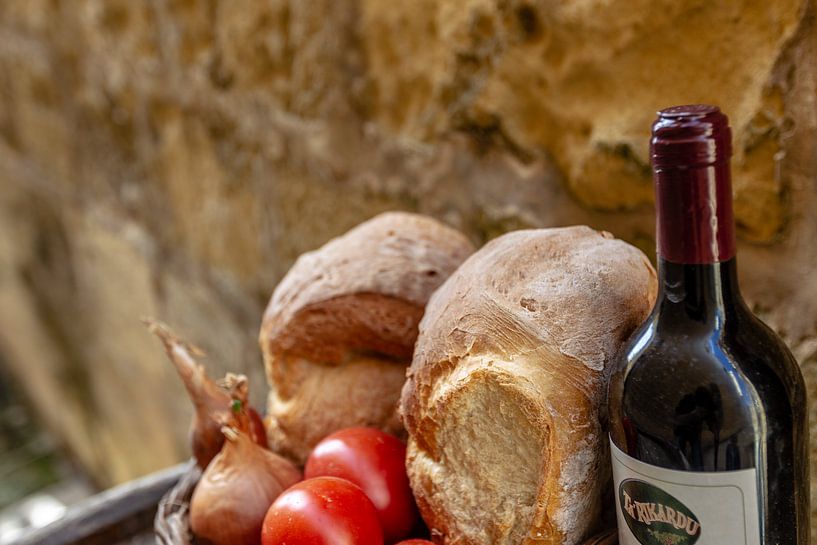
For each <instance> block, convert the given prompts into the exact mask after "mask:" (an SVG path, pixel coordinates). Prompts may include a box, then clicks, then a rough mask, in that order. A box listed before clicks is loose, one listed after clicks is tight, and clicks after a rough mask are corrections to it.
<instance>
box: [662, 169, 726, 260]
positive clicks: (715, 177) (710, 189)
mask: <svg viewBox="0 0 817 545" xmlns="http://www.w3.org/2000/svg"><path fill="white" fill-rule="evenodd" d="M654 178H655V206H656V216H657V227H656V235H657V243H658V255H659V256H660V257H662V258H664V259H666V260H667V261H671V262H673V263H683V264H714V263H719V262H725V261H729V260H730V259H732V258H733V257H735V228H734V218H733V215H732V183H731V176H730V172H729V161H728V159H725V160H722V161H718V162H717V163H715V164H709V165H702V166H692V167H688V168H679V167H669V168H655V170H654Z"/></svg>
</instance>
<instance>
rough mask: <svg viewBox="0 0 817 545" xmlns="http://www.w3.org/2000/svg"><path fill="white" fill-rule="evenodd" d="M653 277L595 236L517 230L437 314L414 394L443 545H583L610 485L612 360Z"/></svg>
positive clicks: (432, 305) (425, 486) (408, 416)
mask: <svg viewBox="0 0 817 545" xmlns="http://www.w3.org/2000/svg"><path fill="white" fill-rule="evenodd" d="M655 292H656V276H655V271H654V270H653V268H652V266H651V265H650V263H649V261H648V260H647V258H646V257H645V256H644V255H643V254H642V253H641V252H640V251H639V250H637V249H636V248H634V247H632V246H630V245H628V244H626V243H624V242H622V241H619V240H616V239H614V238H613V237H612V236H611V235H610V234H609V233H600V232H597V231H594V230H592V229H590V228H588V227H568V228H560V229H541V230H528V231H517V232H513V233H509V234H507V235H504V236H502V237H499V238H497V239H495V240H494V241H492V242H490V243H489V244H487V245H486V246H485V247H484V248H482V249H481V250H480V251H478V252H477V253H475V254H474V255H472V256H471V257H470V258H469V259H468V260H467V261H466V262H465V263H463V264H462V266H461V267H460V268H459V269H458V270H457V271H456V272H455V273H454V274H453V275H452V276H451V277H450V278H449V279H448V280H447V281H446V282H445V284H443V286H442V287H441V288H440V289H439V290H438V291H437V292H436V293H435V294H434V296H433V297H432V298H431V301H430V302H429V304H428V306H427V308H426V313H425V315H424V317H423V319H422V321H421V323H420V335H419V338H418V340H417V344H416V348H415V352H414V358H413V361H412V364H411V367H410V369H409V373H408V380H407V382H406V383H405V386H404V387H403V392H402V399H401V411H402V414H403V419H404V423H405V425H406V429H407V431H408V434H409V449H408V450H409V454H408V472H409V477H410V479H411V484H412V488H413V490H414V493H415V496H416V497H417V501H418V504H419V507H420V510H421V512H422V515H423V518H424V519H425V521H426V523H427V524H428V525H429V528H430V529H431V532H432V537H433V538H434V540H435V541H436V542H437V543H445V544H452V545H453V544H457V545H519V544H566V545H572V544H575V543H579V542H580V541H581V540H582V539H584V538H585V537H587V534H588V533H589V532H591V531H593V530H594V529H595V528H594V525H595V524H596V523H597V521H598V520H599V519H600V511H601V507H602V499H601V498H602V493H603V491H604V489H605V487H607V486H608V481H609V478H610V475H609V467H608V466H609V461H608V452H607V441H606V437H604V434H603V431H602V427H603V424H602V420H603V418H604V417H603V413H604V405H605V401H606V388H607V381H608V378H609V374H610V364H611V361H612V360H613V359H614V358H615V357H616V355H617V353H618V351H619V349H620V347H621V346H622V344H623V342H624V341H625V340H626V339H627V338H628V337H629V335H630V334H631V333H632V331H633V330H634V329H635V328H636V327H637V326H638V325H639V324H640V323H642V322H643V321H644V319H645V318H646V317H647V315H648V313H649V311H650V309H651V308H652V304H653V302H654V300H655Z"/></svg>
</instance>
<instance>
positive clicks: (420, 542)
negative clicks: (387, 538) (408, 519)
mask: <svg viewBox="0 0 817 545" xmlns="http://www.w3.org/2000/svg"><path fill="white" fill-rule="evenodd" d="M397 545H434V542H433V541H429V540H427V539H407V540H405V541H401V542H400V543H398V544H397Z"/></svg>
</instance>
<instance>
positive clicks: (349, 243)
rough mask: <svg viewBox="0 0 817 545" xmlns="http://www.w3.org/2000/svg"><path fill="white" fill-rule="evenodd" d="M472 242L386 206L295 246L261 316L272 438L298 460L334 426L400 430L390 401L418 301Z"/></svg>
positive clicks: (413, 334) (412, 336) (421, 303)
mask: <svg viewBox="0 0 817 545" xmlns="http://www.w3.org/2000/svg"><path fill="white" fill-rule="evenodd" d="M471 252H473V246H472V245H471V243H470V242H469V241H468V239H466V238H465V237H464V236H463V235H462V234H461V233H459V232H457V231H455V230H454V229H451V228H449V227H446V226H445V225H443V224H441V223H439V222H437V221H436V220H433V219H431V218H427V217H424V216H419V215H416V214H408V213H400V212H391V213H386V214H381V215H380V216H377V217H375V218H373V219H371V220H369V221H367V222H365V223H363V224H361V225H359V226H357V227H356V228H354V229H352V230H351V231H349V232H348V233H346V234H345V235H343V236H341V237H339V238H336V239H334V240H332V241H330V242H328V243H327V244H326V245H324V246H323V247H321V248H320V249H318V250H316V251H314V252H310V253H307V254H304V255H302V256H301V257H300V258H299V259H298V260H297V261H296V263H295V265H294V266H293V267H292V269H290V271H289V272H288V273H287V275H286V276H285V277H284V279H283V280H282V281H281V283H280V284H279V285H278V287H277V289H276V290H275V293H273V295H272V299H271V300H270V302H269V306H268V307H267V310H266V312H265V313H264V319H263V323H262V326H261V334H260V343H261V349H262V351H263V354H264V363H265V367H266V373H267V379H268V382H269V385H270V394H269V399H268V406H267V409H268V414H269V424H268V435H269V440H270V443H271V446H272V447H273V448H274V449H275V450H276V451H278V452H281V453H283V454H286V455H288V456H290V457H292V458H293V459H295V460H299V461H304V460H305V459H306V456H307V455H308V453H309V451H310V450H311V448H312V447H313V446H314V445H315V443H317V442H318V441H319V440H321V439H322V438H323V437H324V436H326V435H328V434H329V433H331V432H333V431H335V430H337V429H340V428H344V427H348V426H358V425H364V426H375V427H379V428H381V429H383V430H385V431H388V432H392V433H401V432H402V424H401V423H400V420H399V418H398V416H397V402H398V400H399V397H400V388H401V387H402V385H403V383H404V382H405V373H406V367H407V366H408V364H409V363H410V361H411V354H412V348H413V347H414V341H415V340H416V338H417V325H418V323H419V321H420V318H421V317H422V315H423V309H424V307H425V305H426V303H427V302H428V298H429V297H430V296H431V293H432V292H433V291H434V290H435V289H437V287H439V286H440V284H441V283H442V282H443V281H444V280H445V279H446V278H447V277H448V275H450V274H451V273H452V272H453V271H454V269H456V268H457V266H458V265H459V264H460V263H461V262H462V261H463V260H464V259H465V258H466V257H467V256H468V255H469V254H470V253H471Z"/></svg>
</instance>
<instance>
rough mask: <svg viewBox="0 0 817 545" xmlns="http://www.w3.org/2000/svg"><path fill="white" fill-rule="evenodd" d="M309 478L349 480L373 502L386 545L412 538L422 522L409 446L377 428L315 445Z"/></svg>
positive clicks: (346, 433) (353, 430)
mask: <svg viewBox="0 0 817 545" xmlns="http://www.w3.org/2000/svg"><path fill="white" fill-rule="evenodd" d="M304 475H305V477H306V478H310V477H318V476H324V475H326V476H330V477H340V478H341V479H347V480H349V481H351V482H353V483H355V484H356V485H358V486H359V487H360V488H362V489H363V491H364V492H365V493H366V495H367V496H369V499H370V500H372V503H373V504H374V506H375V508H376V509H377V515H378V517H379V518H380V526H381V527H382V528H383V537H384V539H385V540H386V543H394V542H395V541H399V540H401V539H403V538H405V537H408V536H409V535H411V530H412V529H413V528H414V526H415V524H416V523H417V521H418V519H419V514H418V512H417V506H416V504H415V503H414V496H413V495H412V493H411V488H410V487H409V480H408V475H406V445H405V444H403V442H402V441H400V439H398V438H397V437H395V436H393V435H390V434H388V433H385V432H383V431H380V430H377V429H374V428H347V429H345V430H340V431H337V432H335V433H333V434H331V435H329V436H328V437H326V438H325V439H324V440H323V441H321V442H320V443H318V444H317V445H316V446H315V449H314V450H313V451H312V454H310V455H309V459H308V460H307V461H306V468H305V469H304Z"/></svg>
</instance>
